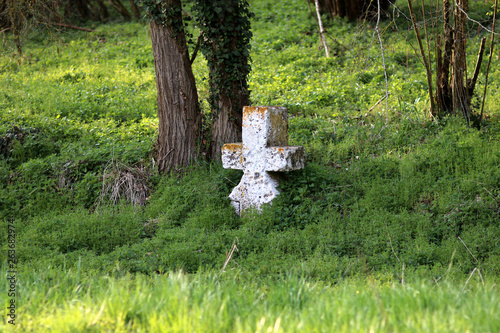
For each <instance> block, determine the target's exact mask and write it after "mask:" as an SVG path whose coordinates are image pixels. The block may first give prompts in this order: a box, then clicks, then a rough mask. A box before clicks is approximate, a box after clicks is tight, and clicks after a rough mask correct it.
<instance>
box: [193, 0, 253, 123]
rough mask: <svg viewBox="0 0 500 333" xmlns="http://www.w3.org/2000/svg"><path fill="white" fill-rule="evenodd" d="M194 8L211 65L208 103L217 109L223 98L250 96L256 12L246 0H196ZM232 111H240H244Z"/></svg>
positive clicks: (202, 45)
mask: <svg viewBox="0 0 500 333" xmlns="http://www.w3.org/2000/svg"><path fill="white" fill-rule="evenodd" d="M193 9H194V10H195V11H196V21H197V24H198V26H199V27H200V31H201V32H200V33H201V35H200V38H202V42H201V50H202V52H203V55H204V56H205V58H206V59H207V65H208V67H209V77H210V97H209V104H210V106H211V108H212V110H213V111H217V110H219V102H220V101H221V100H222V99H223V98H227V99H229V100H231V101H238V100H240V99H241V98H242V96H243V97H245V96H246V95H248V85H247V80H246V78H247V77H248V75H249V73H250V71H251V66H250V48H251V45H250V40H251V38H252V32H251V29H250V28H251V25H250V19H251V18H252V17H253V14H252V12H251V11H250V9H249V4H248V1H246V0H215V1H197V2H196V4H195V5H194V6H193ZM235 87H236V88H235ZM234 108H239V103H234ZM233 112H234V113H235V114H241V110H236V109H234V110H233ZM215 114H216V113H215ZM214 119H215V118H214Z"/></svg>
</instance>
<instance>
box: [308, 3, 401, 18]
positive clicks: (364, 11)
mask: <svg viewBox="0 0 500 333" xmlns="http://www.w3.org/2000/svg"><path fill="white" fill-rule="evenodd" d="M308 1H314V0H308ZM379 2H380V10H381V12H382V13H384V12H386V11H387V10H388V9H389V6H390V5H391V3H395V2H396V0H319V4H320V7H321V9H322V11H324V12H327V13H328V14H329V15H330V16H331V17H333V16H338V17H347V18H348V19H350V20H356V19H365V18H368V19H371V18H376V17H377V12H378V4H379Z"/></svg>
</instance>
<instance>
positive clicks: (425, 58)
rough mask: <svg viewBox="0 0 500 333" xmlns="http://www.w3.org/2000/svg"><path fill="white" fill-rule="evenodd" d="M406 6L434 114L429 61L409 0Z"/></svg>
mask: <svg viewBox="0 0 500 333" xmlns="http://www.w3.org/2000/svg"><path fill="white" fill-rule="evenodd" d="M408 8H409V9H410V17H411V22H412V23H413V29H415V33H416V34H417V40H418V46H419V47H420V54H421V55H422V60H423V62H424V67H425V71H426V73H427V85H428V88H429V99H430V101H431V114H432V115H433V116H434V115H435V107H434V94H433V93H432V73H431V69H430V67H429V62H428V61H427V57H426V56H425V50H424V46H423V45H422V38H421V37H420V30H419V29H418V26H417V18H416V17H415V12H414V11H413V6H412V5H411V0H408Z"/></svg>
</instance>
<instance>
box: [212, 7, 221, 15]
mask: <svg viewBox="0 0 500 333" xmlns="http://www.w3.org/2000/svg"><path fill="white" fill-rule="evenodd" d="M214 10H215V11H216V12H217V14H220V12H222V8H220V7H215V8H214Z"/></svg>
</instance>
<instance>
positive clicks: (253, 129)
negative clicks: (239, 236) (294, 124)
mask: <svg viewBox="0 0 500 333" xmlns="http://www.w3.org/2000/svg"><path fill="white" fill-rule="evenodd" d="M242 136H243V143H228V144H225V145H224V146H223V147H222V165H223V167H224V168H225V169H237V170H243V172H244V173H243V177H242V178H241V181H240V183H239V184H238V186H236V187H235V188H234V189H233V191H232V192H231V194H230V195H229V198H230V199H231V201H232V205H233V207H234V208H235V210H236V214H238V215H241V213H242V212H244V211H245V210H246V209H247V208H249V207H255V208H257V209H258V210H260V208H261V206H262V205H263V204H265V203H269V202H271V201H272V200H273V199H274V198H275V197H276V196H277V195H278V194H279V192H278V189H277V187H278V185H279V178H278V174H277V173H276V172H278V171H281V172H283V171H291V170H298V169H302V168H304V166H305V160H306V159H305V152H304V147H298V146H287V143H288V110H287V109H286V108H284V107H274V106H259V107H252V106H245V107H244V108H243V135H242Z"/></svg>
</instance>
